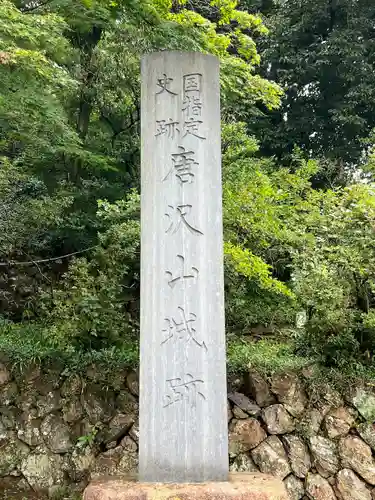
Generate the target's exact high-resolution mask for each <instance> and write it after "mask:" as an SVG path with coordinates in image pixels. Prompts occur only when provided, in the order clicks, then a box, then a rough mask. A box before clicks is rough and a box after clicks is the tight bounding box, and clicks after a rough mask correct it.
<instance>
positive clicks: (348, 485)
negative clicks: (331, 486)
mask: <svg viewBox="0 0 375 500" xmlns="http://www.w3.org/2000/svg"><path fill="white" fill-rule="evenodd" d="M336 488H337V492H338V493H339V495H340V498H341V500H371V493H370V490H368V489H367V488H366V485H365V483H364V482H363V481H361V479H359V477H358V476H357V475H356V474H355V473H354V472H353V471H352V470H351V469H342V470H340V472H339V473H338V474H337V476H336Z"/></svg>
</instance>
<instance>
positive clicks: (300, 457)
mask: <svg viewBox="0 0 375 500" xmlns="http://www.w3.org/2000/svg"><path fill="white" fill-rule="evenodd" d="M282 441H283V443H284V447H285V449H286V452H287V454H288V458H289V462H290V466H291V468H292V471H293V472H294V474H295V475H296V476H297V477H300V478H304V477H306V475H307V473H308V472H309V470H310V468H311V459H310V453H309V450H308V448H307V446H306V444H305V443H304V442H303V441H302V439H301V438H299V437H298V436H295V435H293V434H290V435H288V436H283V437H282Z"/></svg>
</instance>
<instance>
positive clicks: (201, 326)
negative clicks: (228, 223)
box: [139, 52, 228, 482]
mask: <svg viewBox="0 0 375 500" xmlns="http://www.w3.org/2000/svg"><path fill="white" fill-rule="evenodd" d="M141 130H142V134H141V135H142V172H141V178H142V183H141V200H142V204H141V228H142V229H141V231H142V236H141V365H140V366H141V368H140V388H141V392H140V437H139V439H140V443H139V473H140V480H142V481H164V482H171V481H173V482H199V481H205V480H216V481H219V480H223V481H225V480H226V479H227V476H228V444H227V443H228V438H227V406H226V405H227V403H226V360H225V332H224V286H223V241H222V238H223V237H222V233H223V231H222V203H221V148H220V89H219V61H218V59H217V58H216V57H213V56H209V55H204V54H201V53H197V52H191V53H181V52H160V53H156V54H151V55H149V56H146V57H145V58H144V59H143V61H142V112H141Z"/></svg>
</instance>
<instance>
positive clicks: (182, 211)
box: [165, 204, 203, 234]
mask: <svg viewBox="0 0 375 500" xmlns="http://www.w3.org/2000/svg"><path fill="white" fill-rule="evenodd" d="M168 208H169V209H170V210H169V213H166V214H165V215H166V217H168V219H169V226H168V228H167V229H166V231H165V232H166V233H170V234H175V233H177V231H178V230H179V229H180V227H182V226H185V227H186V228H187V229H188V230H189V231H190V232H191V233H192V234H203V233H202V231H200V230H199V229H198V228H196V227H194V226H192V225H191V224H190V222H188V220H187V219H186V217H188V216H189V215H190V212H191V209H192V205H188V204H187V205H177V206H173V205H168Z"/></svg>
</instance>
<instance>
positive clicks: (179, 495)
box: [83, 473, 288, 500]
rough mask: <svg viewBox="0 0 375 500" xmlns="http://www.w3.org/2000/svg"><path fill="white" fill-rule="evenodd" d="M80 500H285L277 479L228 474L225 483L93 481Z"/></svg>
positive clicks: (128, 480) (244, 474)
mask: <svg viewBox="0 0 375 500" xmlns="http://www.w3.org/2000/svg"><path fill="white" fill-rule="evenodd" d="M83 500H288V495H287V494H286V491H285V489H284V485H283V483H282V481H281V480H280V479H277V478H275V477H273V476H268V475H266V474H249V473H236V474H230V476H229V481H227V482H210V483H192V484H167V483H138V482H137V481H136V480H131V479H124V478H122V479H121V478H118V479H116V478H111V479H107V480H100V481H94V482H92V483H90V484H89V486H88V487H87V488H86V490H85V492H84V494H83Z"/></svg>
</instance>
